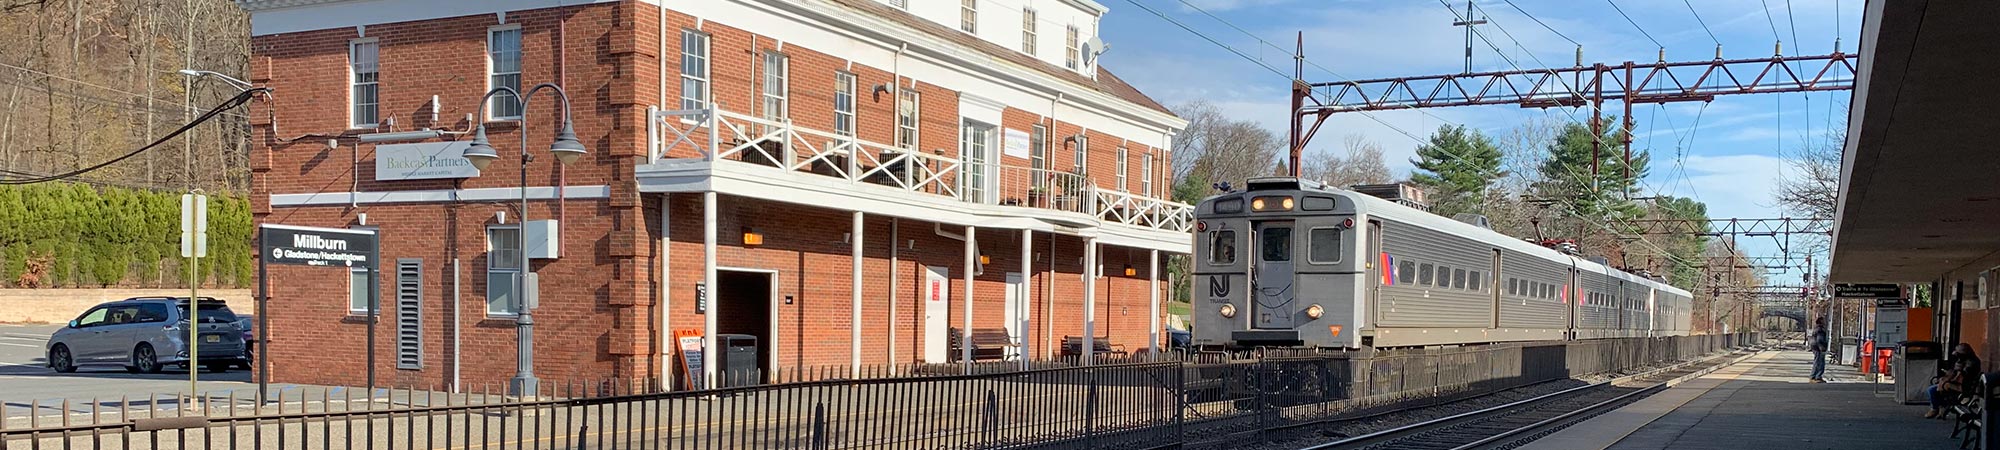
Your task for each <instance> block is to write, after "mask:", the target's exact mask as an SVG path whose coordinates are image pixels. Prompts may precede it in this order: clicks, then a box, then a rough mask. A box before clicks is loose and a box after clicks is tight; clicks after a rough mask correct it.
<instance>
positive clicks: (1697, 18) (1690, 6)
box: [1614, 0, 1722, 47]
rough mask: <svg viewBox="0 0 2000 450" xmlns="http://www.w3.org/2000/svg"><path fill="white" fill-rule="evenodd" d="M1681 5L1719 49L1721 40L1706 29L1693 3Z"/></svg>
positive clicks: (1706, 23)
mask: <svg viewBox="0 0 2000 450" xmlns="http://www.w3.org/2000/svg"><path fill="white" fill-rule="evenodd" d="M1681 4H1683V5H1687V7H1688V13H1691V14H1694V22H1695V23H1699V24H1701V31H1706V32H1708V40H1711V41H1715V45H1716V46H1717V47H1721V46H1722V40H1721V39H1717V38H1716V37H1715V30H1710V29H1708V21H1706V20H1701V12H1699V11H1695V10H1694V3H1690V2H1688V0H1681ZM1614 6H1616V5H1614Z"/></svg>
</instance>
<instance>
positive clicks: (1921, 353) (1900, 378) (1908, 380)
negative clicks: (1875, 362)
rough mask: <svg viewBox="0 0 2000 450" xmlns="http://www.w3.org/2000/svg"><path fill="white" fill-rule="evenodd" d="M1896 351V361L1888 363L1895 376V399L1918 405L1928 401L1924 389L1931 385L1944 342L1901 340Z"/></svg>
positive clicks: (1941, 355) (1941, 356)
mask: <svg viewBox="0 0 2000 450" xmlns="http://www.w3.org/2000/svg"><path fill="white" fill-rule="evenodd" d="M1900 346H1901V347H1902V348H1901V349H1900V351H1897V352H1896V358H1895V359H1896V361H1894V362H1892V363H1890V369H1892V370H1894V372H1895V377H1896V394H1897V395H1896V399H1897V400H1901V401H1902V402H1903V404H1905V405H1920V404H1924V403H1925V402H1926V401H1929V400H1930V399H1929V398H1926V397H1925V396H1924V389H1925V388H1928V387H1930V386H1931V376H1932V375H1935V374H1937V369H1938V360H1939V359H1942V358H1943V357H1944V344H1941V343H1938V342H1935V341H1903V342H1901V343H1900Z"/></svg>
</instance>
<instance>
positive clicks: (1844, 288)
mask: <svg viewBox="0 0 2000 450" xmlns="http://www.w3.org/2000/svg"><path fill="white" fill-rule="evenodd" d="M1833 296H1834V298H1899V297H1902V296H1903V285H1900V284H1895V283H1838V284H1834V285H1833Z"/></svg>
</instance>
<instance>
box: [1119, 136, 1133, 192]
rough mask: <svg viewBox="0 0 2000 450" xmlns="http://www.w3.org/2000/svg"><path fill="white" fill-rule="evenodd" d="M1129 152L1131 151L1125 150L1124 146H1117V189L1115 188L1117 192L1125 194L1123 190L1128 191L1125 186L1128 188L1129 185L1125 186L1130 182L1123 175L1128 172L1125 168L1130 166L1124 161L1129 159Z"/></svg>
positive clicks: (1130, 154)
mask: <svg viewBox="0 0 2000 450" xmlns="http://www.w3.org/2000/svg"><path fill="white" fill-rule="evenodd" d="M1131 152H1132V150H1131V149H1128V148H1126V147H1125V146H1124V145H1119V146H1118V165H1117V167H1118V187H1117V188H1115V190H1117V191H1118V192H1126V191H1125V190H1126V189H1128V188H1127V187H1126V186H1130V184H1126V183H1127V182H1128V181H1130V178H1129V177H1126V176H1125V174H1127V173H1129V172H1130V170H1129V169H1128V168H1127V167H1126V166H1129V165H1130V164H1129V163H1126V160H1128V159H1131V156H1132V153H1131Z"/></svg>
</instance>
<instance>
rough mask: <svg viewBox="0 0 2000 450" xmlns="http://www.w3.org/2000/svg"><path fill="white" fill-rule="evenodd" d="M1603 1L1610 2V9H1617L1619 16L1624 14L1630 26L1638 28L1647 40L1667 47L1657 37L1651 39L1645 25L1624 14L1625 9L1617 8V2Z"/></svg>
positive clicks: (1650, 34)
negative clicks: (1640, 24)
mask: <svg viewBox="0 0 2000 450" xmlns="http://www.w3.org/2000/svg"><path fill="white" fill-rule="evenodd" d="M1604 2H1605V3H1610V4H1611V9H1613V10H1617V11H1618V15H1619V16H1624V17H1625V22H1627V23H1630V24H1632V28H1635V29H1638V30H1639V34H1641V35H1645V36H1646V40H1649V41H1653V45H1656V46H1659V47H1660V48H1667V46H1666V44H1661V43H1660V40H1659V39H1653V34H1652V33H1647V32H1646V27H1642V26H1639V22H1638V21H1635V20H1632V16H1629V15H1626V14H1625V9H1624V8H1619V7H1618V3H1617V2H1613V1H1611V0H1604Z"/></svg>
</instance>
